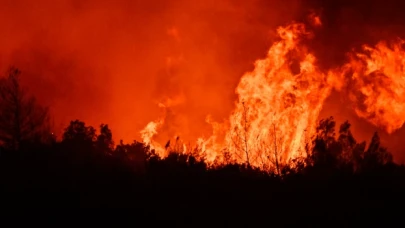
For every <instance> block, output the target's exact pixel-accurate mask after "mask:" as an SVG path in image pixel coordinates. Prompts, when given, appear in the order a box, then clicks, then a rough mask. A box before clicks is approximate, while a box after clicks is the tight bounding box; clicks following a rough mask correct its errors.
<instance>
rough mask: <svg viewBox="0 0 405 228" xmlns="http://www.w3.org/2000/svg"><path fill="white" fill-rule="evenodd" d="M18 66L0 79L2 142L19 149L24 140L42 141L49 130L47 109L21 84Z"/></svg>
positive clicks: (0, 140)
mask: <svg viewBox="0 0 405 228" xmlns="http://www.w3.org/2000/svg"><path fill="white" fill-rule="evenodd" d="M20 74H21V72H20V70H18V69H17V68H10V69H9V71H8V74H7V76H6V77H4V78H1V79H0V112H1V115H0V143H1V144H2V145H3V146H5V147H6V148H9V149H14V150H17V149H19V147H20V146H21V143H23V142H30V141H31V142H32V141H38V140H39V141H42V140H44V139H45V136H47V135H48V136H50V135H51V134H48V133H49V127H50V125H49V114H48V109H47V108H45V107H42V106H41V105H39V104H38V103H37V101H36V100H35V97H33V96H30V95H28V94H27V92H26V91H25V90H24V89H23V88H21V85H20V81H19V76H20Z"/></svg>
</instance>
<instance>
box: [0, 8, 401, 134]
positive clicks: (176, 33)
mask: <svg viewBox="0 0 405 228" xmlns="http://www.w3.org/2000/svg"><path fill="white" fill-rule="evenodd" d="M403 5H404V3H395V2H394V1H387V0H385V1H368V2H367V3H366V4H365V3H364V1H349V0H347V1H333V2H332V1H330V2H328V3H325V1H320V0H311V1H302V0H288V1H266V0H252V1H242V0H237V1H232V0H225V1H218V0H204V1H203V0H201V1H187V0H174V1H169V0H166V1H165V0H149V1H140V0H138V1H133V0H117V1H109V0H97V1H96V0H58V1H51V0H38V1H28V0H3V1H1V2H0V27H1V31H0V34H1V35H0V68H1V70H2V72H4V71H5V69H6V68H7V67H9V66H10V65H14V66H17V67H19V68H20V69H21V70H22V72H23V80H24V81H23V82H24V84H25V85H26V86H27V88H29V89H30V90H31V91H32V92H33V93H34V94H35V95H36V96H37V97H38V98H39V100H40V101H41V102H43V103H44V104H46V105H49V106H50V107H51V110H52V113H53V116H54V119H55V128H56V131H57V132H59V133H60V132H61V131H62V129H63V127H64V126H65V125H67V124H68V122H69V121H70V120H72V119H81V120H84V121H85V122H86V123H88V124H90V125H93V126H98V125H99V124H100V123H107V124H109V125H110V126H111V128H112V130H113V133H114V138H115V139H116V140H119V139H124V141H127V142H128V141H130V140H133V139H139V131H140V130H141V129H142V128H143V127H144V126H145V125H146V124H147V123H148V122H149V121H151V120H154V119H157V118H158V117H159V115H161V112H162V110H161V109H160V108H159V105H158V104H159V103H162V104H165V105H166V107H168V108H167V109H168V110H166V111H167V113H166V115H167V119H166V123H167V126H166V128H167V129H165V132H166V133H165V134H163V135H160V137H161V139H160V140H162V141H164V140H167V139H169V138H170V137H173V135H180V136H181V137H186V138H185V140H190V141H191V140H194V139H195V138H196V137H199V136H204V135H206V134H210V132H211V128H210V126H209V125H208V124H206V123H205V119H206V116H207V115H211V116H212V118H213V119H215V120H217V121H221V120H222V119H225V118H227V117H228V116H229V113H230V112H231V110H232V109H233V108H234V101H235V100H236V95H235V88H236V86H237V84H238V82H239V79H240V77H241V76H242V75H243V73H245V72H246V71H250V70H252V69H253V63H254V61H255V60H256V59H259V58H262V57H264V56H265V55H266V52H267V50H268V48H269V47H270V46H271V44H272V43H273V41H274V37H275V28H276V27H277V26H279V25H284V24H286V23H289V22H291V21H292V20H306V19H305V18H306V17H307V16H308V13H309V12H312V11H315V12H317V13H319V14H320V15H321V20H322V26H321V27H319V28H314V33H315V37H314V39H312V40H311V41H310V42H311V43H309V44H308V46H309V47H310V48H311V49H312V50H311V51H313V52H314V53H315V56H316V57H317V59H319V64H320V66H321V67H322V68H323V69H329V68H333V67H337V66H339V65H341V64H342V63H343V62H344V60H345V58H346V53H347V52H348V51H350V50H352V49H353V48H359V47H360V46H361V45H362V44H364V43H376V42H378V41H379V40H381V39H391V38H393V37H394V36H402V35H404V34H403V33H404V31H405V29H404V24H403V23H402V22H401V20H403V16H402V12H403V9H404V7H403ZM350 105H351V104H350V103H348V102H347V101H346V100H345V98H344V97H342V96H341V95H339V94H333V95H332V96H331V97H330V98H329V99H328V101H327V103H326V104H325V107H326V108H325V109H324V111H323V114H322V116H328V115H334V116H337V119H338V121H340V120H342V121H343V120H345V119H349V120H350V121H351V122H353V125H354V129H357V128H358V127H359V126H363V127H361V129H374V127H373V126H371V125H370V124H367V123H366V122H364V121H363V120H361V119H359V118H357V117H356V116H355V115H354V114H353V113H352V112H353V111H352V109H351V107H350ZM342 107H343V108H342ZM342 110H347V112H346V111H342ZM364 126H366V127H364ZM364 134H365V133H363V132H361V131H359V132H358V135H361V136H362V137H363V136H364ZM370 136H371V134H370ZM366 137H367V138H368V137H369V135H367V136H364V138H366Z"/></svg>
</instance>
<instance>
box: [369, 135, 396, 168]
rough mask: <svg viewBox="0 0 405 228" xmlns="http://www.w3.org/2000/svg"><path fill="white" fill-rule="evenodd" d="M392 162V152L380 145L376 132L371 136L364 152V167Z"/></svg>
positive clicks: (373, 166)
mask: <svg viewBox="0 0 405 228" xmlns="http://www.w3.org/2000/svg"><path fill="white" fill-rule="evenodd" d="M388 163H392V154H391V153H389V152H388V151H387V149H386V148H385V147H381V143H380V136H379V135H378V133H377V132H375V133H374V135H373V137H372V138H371V142H370V144H369V146H368V148H367V150H366V151H365V152H364V165H365V168H366V169H373V168H375V167H376V166H381V165H385V164H388Z"/></svg>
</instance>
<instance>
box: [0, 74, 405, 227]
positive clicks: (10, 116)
mask: <svg viewBox="0 0 405 228" xmlns="http://www.w3.org/2000/svg"><path fill="white" fill-rule="evenodd" d="M18 73H19V72H18V71H17V70H12V71H10V74H9V77H8V78H5V79H2V81H1V82H0V83H1V84H0V86H1V87H0V88H1V92H0V95H1V97H0V99H1V100H0V110H1V112H2V118H1V120H0V133H1V135H0V136H1V138H0V141H1V142H2V144H1V149H0V169H1V170H0V173H1V174H0V178H1V179H0V181H1V182H0V183H1V186H0V188H1V194H2V195H1V196H2V197H1V199H2V200H1V205H2V207H3V209H5V210H9V209H10V208H38V207H48V208H55V207H60V208H100V207H102V208H132V209H136V210H137V211H138V212H136V213H134V214H133V216H135V217H136V219H134V220H133V222H134V223H137V224H140V226H142V225H146V224H147V225H148V226H152V225H154V224H155V223H157V222H164V224H166V225H168V226H169V225H174V226H187V227H189V226H190V227H195V226H203V225H204V226H206V225H212V226H220V227H222V226H237V227H240V226H242V227H259V226H260V227H261V226H267V227H271V226H275V227H280V226H281V227H285V226H305V227H307V226H309V227H314V226H326V227H329V226H337V227H347V226H355V225H357V226H358V225H360V226H366V225H369V224H374V223H375V222H377V221H379V222H384V223H385V224H388V223H391V222H397V221H400V219H401V218H400V217H396V216H395V215H396V214H398V213H400V212H401V207H402V205H404V204H403V203H404V202H403V201H402V196H403V194H404V193H405V191H404V187H405V186H404V183H405V182H404V181H405V169H404V166H402V165H399V164H395V163H394V162H393V159H392V155H391V154H390V153H389V152H388V151H387V149H386V148H384V147H383V146H382V145H381V143H380V139H379V136H378V134H377V133H375V134H374V135H373V136H372V139H371V140H370V142H369V143H368V144H366V142H358V141H356V139H355V138H354V137H353V135H352V133H351V131H350V124H349V123H348V122H345V123H343V124H342V125H341V126H340V127H339V128H338V132H336V122H335V121H334V119H333V118H332V117H331V118H327V119H324V120H321V121H320V122H319V125H318V128H317V133H316V136H315V138H314V140H313V142H314V147H313V150H312V151H308V156H307V157H306V158H305V159H303V160H297V161H293V163H292V164H289V165H286V166H280V167H277V172H276V173H271V172H268V171H266V170H260V169H258V168H254V167H250V166H249V165H248V164H249V162H247V164H234V163H229V164H223V165H218V166H214V167H212V166H209V165H208V164H207V163H206V162H204V160H203V159H201V158H197V157H196V156H193V155H191V154H182V153H177V152H176V151H175V150H174V151H171V153H170V154H169V156H167V157H165V158H161V157H159V156H158V155H157V154H156V153H155V152H154V151H153V150H151V149H150V148H149V147H148V146H146V145H144V144H143V143H140V142H137V141H134V142H132V143H129V144H125V143H123V142H122V141H121V142H119V143H114V141H113V134H112V132H111V130H110V129H109V127H108V125H107V124H101V125H100V126H99V128H98V129H96V128H94V127H92V126H87V125H86V124H85V123H84V122H82V121H80V120H74V121H71V122H70V124H69V125H68V126H67V127H66V129H65V131H64V134H63V137H62V139H61V140H56V139H55V138H54V137H53V135H52V134H51V133H50V131H49V130H48V129H49V127H48V126H49V125H48V122H47V119H48V114H47V112H46V109H45V108H43V107H41V106H39V105H37V104H36V103H35V100H34V99H32V98H29V97H27V96H26V95H25V94H24V93H23V91H24V90H22V89H21V88H20V87H19V85H18V80H17V78H16V76H17V75H18ZM278 169H280V170H281V171H278Z"/></svg>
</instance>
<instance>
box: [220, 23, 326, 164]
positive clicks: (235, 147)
mask: <svg viewBox="0 0 405 228" xmlns="http://www.w3.org/2000/svg"><path fill="white" fill-rule="evenodd" d="M278 34H279V36H280V38H281V41H279V42H277V43H275V44H273V46H272V47H271V48H270V50H269V51H268V54H267V58H266V59H262V60H258V61H257V62H256V64H255V69H254V71H253V72H250V73H247V74H245V75H244V76H243V77H242V79H241V81H240V83H239V85H238V87H237V93H238V95H239V102H238V103H237V106H236V109H235V111H234V113H233V114H232V116H231V117H230V123H231V128H230V131H229V132H228V133H227V136H226V141H227V144H228V147H229V148H230V149H231V151H233V153H235V154H237V155H238V157H240V158H242V160H245V161H246V162H248V163H251V164H253V165H260V164H262V163H269V162H270V163H276V162H277V161H279V162H281V163H285V162H287V161H288V160H290V159H292V158H296V157H298V156H303V155H304V152H305V147H306V144H307V143H309V142H310V140H309V138H308V137H309V136H310V134H312V133H313V130H314V129H315V125H316V121H317V118H318V115H319V112H320V110H321V108H322V104H323V102H324V100H325V98H326V97H327V96H328V95H329V93H330V87H329V86H328V85H327V80H326V76H327V75H324V74H323V73H321V72H320V71H319V70H318V69H317V67H316V66H315V62H316V59H315V57H314V56H313V55H312V54H311V53H308V51H307V50H306V49H305V48H304V47H303V46H299V43H300V42H299V41H300V38H303V36H306V35H309V33H307V32H306V30H305V26H304V25H303V24H292V25H289V26H287V27H280V28H279V29H278ZM294 64H295V65H294ZM294 67H295V68H296V69H294Z"/></svg>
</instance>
